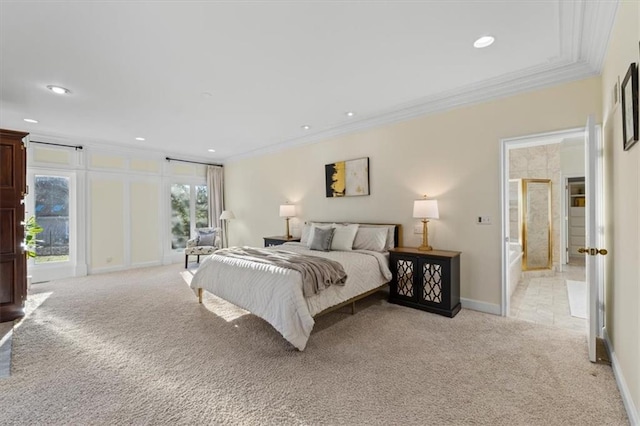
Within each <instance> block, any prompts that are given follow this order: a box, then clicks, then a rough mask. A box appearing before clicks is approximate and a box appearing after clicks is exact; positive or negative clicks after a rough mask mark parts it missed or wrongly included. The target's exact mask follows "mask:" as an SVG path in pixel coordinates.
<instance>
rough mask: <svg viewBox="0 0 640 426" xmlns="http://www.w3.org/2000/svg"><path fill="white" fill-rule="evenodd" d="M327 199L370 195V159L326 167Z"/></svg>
mask: <svg viewBox="0 0 640 426" xmlns="http://www.w3.org/2000/svg"><path fill="white" fill-rule="evenodd" d="M324 171H325V179H326V191H327V192H326V193H327V197H330V198H333V197H352V196H358V195H369V157H365V158H358V159H356V160H348V161H338V162H337V163H332V164H327V165H325V166H324Z"/></svg>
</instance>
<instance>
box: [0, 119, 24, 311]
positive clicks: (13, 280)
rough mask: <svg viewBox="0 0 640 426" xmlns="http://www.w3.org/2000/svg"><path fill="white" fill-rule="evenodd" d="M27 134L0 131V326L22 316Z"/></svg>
mask: <svg viewBox="0 0 640 426" xmlns="http://www.w3.org/2000/svg"><path fill="white" fill-rule="evenodd" d="M27 135H28V133H23V132H15V131H12V130H3V129H0V322H4V321H11V320H14V319H16V318H19V317H21V316H23V315H24V301H25V300H26V298H27V258H26V255H25V253H24V251H23V250H22V242H23V240H24V201H23V199H24V196H25V195H26V193H27V151H26V148H25V146H24V144H23V143H22V139H23V138H24V137H25V136H27Z"/></svg>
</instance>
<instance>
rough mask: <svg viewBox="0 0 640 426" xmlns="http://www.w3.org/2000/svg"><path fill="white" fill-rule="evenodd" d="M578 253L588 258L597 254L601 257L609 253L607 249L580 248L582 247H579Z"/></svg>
mask: <svg viewBox="0 0 640 426" xmlns="http://www.w3.org/2000/svg"><path fill="white" fill-rule="evenodd" d="M578 253H583V254H588V255H590V256H595V255H597V254H601V255H603V256H606V254H607V253H609V251H608V250H607V249H597V248H589V247H585V248H582V247H580V248H579V249H578Z"/></svg>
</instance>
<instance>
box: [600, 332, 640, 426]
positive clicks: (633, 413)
mask: <svg viewBox="0 0 640 426" xmlns="http://www.w3.org/2000/svg"><path fill="white" fill-rule="evenodd" d="M603 335H604V341H605V343H606V345H607V352H609V359H610V360H611V368H612V370H613V376H614V377H615V378H616V383H617V385H618V390H619V391H620V396H621V397H622V403H623V404H624V409H625V410H626V411H627V416H628V417H629V423H630V424H631V426H638V425H640V412H639V411H638V409H637V408H636V406H635V404H634V403H633V397H632V396H631V392H630V391H629V387H628V386H627V382H626V380H625V379H624V375H623V374H622V369H621V368H620V363H619V362H618V357H616V352H615V351H614V349H613V345H612V344H611V339H609V334H608V333H607V329H606V328H605V329H604V330H603Z"/></svg>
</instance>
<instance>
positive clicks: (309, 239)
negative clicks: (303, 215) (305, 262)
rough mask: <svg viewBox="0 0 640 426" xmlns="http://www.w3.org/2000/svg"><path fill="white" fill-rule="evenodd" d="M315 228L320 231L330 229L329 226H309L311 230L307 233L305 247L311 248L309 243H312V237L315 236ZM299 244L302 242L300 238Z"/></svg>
mask: <svg viewBox="0 0 640 426" xmlns="http://www.w3.org/2000/svg"><path fill="white" fill-rule="evenodd" d="M316 228H320V229H331V225H311V230H310V231H309V238H308V239H307V242H306V243H305V244H306V245H307V247H309V248H311V243H312V242H313V237H314V234H315V232H314V231H315V230H316ZM300 242H302V236H301V237H300Z"/></svg>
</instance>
